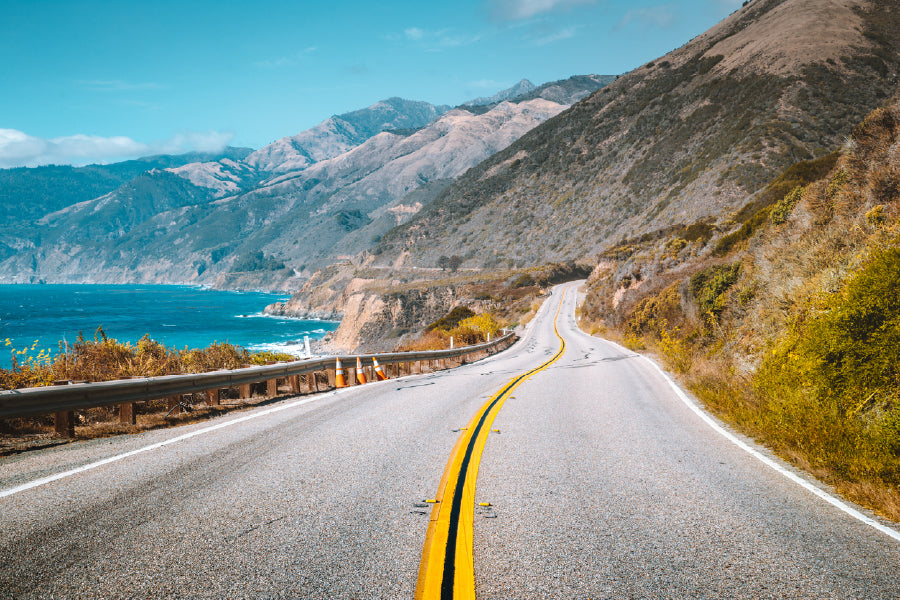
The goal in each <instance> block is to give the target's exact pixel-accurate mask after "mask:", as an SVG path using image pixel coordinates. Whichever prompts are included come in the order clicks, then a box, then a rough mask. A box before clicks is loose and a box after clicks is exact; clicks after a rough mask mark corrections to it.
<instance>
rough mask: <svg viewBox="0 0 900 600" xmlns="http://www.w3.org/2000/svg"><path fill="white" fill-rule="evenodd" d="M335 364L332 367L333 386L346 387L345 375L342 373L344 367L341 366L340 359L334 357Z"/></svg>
mask: <svg viewBox="0 0 900 600" xmlns="http://www.w3.org/2000/svg"><path fill="white" fill-rule="evenodd" d="M336 360H337V364H336V365H335V367H334V387H339V388H342V387H347V377H346V376H345V375H344V367H342V366H341V359H339V358H338V359H336Z"/></svg>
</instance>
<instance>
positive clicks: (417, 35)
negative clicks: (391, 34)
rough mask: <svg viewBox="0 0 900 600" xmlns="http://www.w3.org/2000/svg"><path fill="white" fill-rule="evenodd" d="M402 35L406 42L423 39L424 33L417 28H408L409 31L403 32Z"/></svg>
mask: <svg viewBox="0 0 900 600" xmlns="http://www.w3.org/2000/svg"><path fill="white" fill-rule="evenodd" d="M403 34H404V35H405V36H406V39H408V40H421V39H422V38H423V37H425V32H424V31H423V30H421V29H419V28H418V27H410V28H409V29H406V30H404V31H403Z"/></svg>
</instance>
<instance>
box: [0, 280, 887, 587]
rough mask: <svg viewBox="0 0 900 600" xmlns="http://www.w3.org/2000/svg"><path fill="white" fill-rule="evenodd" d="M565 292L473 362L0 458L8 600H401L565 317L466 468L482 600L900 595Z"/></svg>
mask: <svg viewBox="0 0 900 600" xmlns="http://www.w3.org/2000/svg"><path fill="white" fill-rule="evenodd" d="M564 287H565V294H564V293H563V291H564ZM564 287H558V288H556V289H555V290H554V294H553V296H552V297H551V298H550V299H549V300H548V301H547V302H546V303H545V305H544V307H543V308H542V309H541V312H540V313H539V315H538V316H537V317H536V318H535V320H534V321H533V322H532V324H531V326H530V328H529V330H528V332H527V333H526V335H525V336H524V337H523V339H522V340H521V341H520V342H519V343H518V344H517V345H515V346H514V347H513V348H511V349H509V350H507V351H505V352H503V353H501V354H499V355H497V356H495V357H492V358H490V359H487V360H483V361H480V362H478V363H475V364H471V365H467V366H464V367H461V368H458V369H454V370H451V371H444V372H440V373H434V374H429V375H421V376H414V377H405V378H402V379H397V380H390V381H386V382H381V383H373V384H368V385H366V386H364V387H358V388H348V389H345V390H342V391H340V392H336V393H335V392H330V393H326V394H320V395H317V396H308V397H302V398H294V399H288V400H284V401H282V402H279V403H276V404H273V405H270V406H267V407H264V408H258V409H254V410H252V411H247V412H245V413H240V414H235V413H232V414H231V415H228V416H225V417H222V418H221V419H217V420H215V421H211V422H206V423H201V424H195V425H191V426H185V427H178V428H174V429H169V430H160V431H153V432H147V433H144V434H140V435H131V436H120V437H116V438H108V439H100V440H94V441H89V442H78V443H73V444H68V445H66V446H62V447H56V448H49V449H45V450H41V451H34V452H27V453H24V454H21V455H17V456H11V457H6V458H3V459H0V598H15V599H25V598H52V599H65V598H141V599H144V598H228V599H236V598H254V599H256V598H358V599H365V598H406V599H409V598H413V597H414V595H415V593H416V580H417V575H418V570H419V564H420V560H421V557H422V551H423V543H424V541H425V535H426V530H427V529H428V522H429V518H430V514H431V505H430V504H427V503H425V502H423V501H424V500H425V499H430V498H434V496H435V493H436V491H437V489H438V485H439V482H440V480H441V477H442V475H443V473H444V471H445V469H446V467H447V463H448V459H449V457H450V455H451V451H452V450H453V447H454V445H455V444H456V441H457V439H458V438H459V436H460V431H459V429H460V428H461V427H465V426H466V424H467V423H468V422H469V421H470V420H471V419H472V417H473V415H475V414H476V413H477V412H478V411H479V409H480V408H481V407H482V406H483V405H484V404H485V402H486V401H487V400H488V399H489V398H490V397H492V396H493V395H495V394H496V393H497V392H498V390H500V389H501V388H503V387H504V386H505V385H506V384H508V383H509V382H510V380H511V379H513V378H515V377H517V376H519V375H521V374H522V373H524V372H527V371H528V370H530V369H533V368H535V367H537V366H538V365H540V364H542V363H544V362H545V361H547V360H548V359H549V358H550V357H552V356H553V355H554V354H555V353H556V352H557V350H558V349H559V346H560V343H559V340H558V338H557V337H556V335H555V334H554V332H553V320H554V315H555V313H556V310H557V307H558V306H559V303H560V298H562V309H561V311H560V316H559V319H558V326H559V331H560V334H561V335H562V336H563V338H564V339H565V340H566V351H565V353H564V355H563V356H562V357H561V359H560V360H558V361H557V362H555V363H554V364H552V365H550V366H549V367H548V368H547V369H545V370H543V371H540V372H537V373H535V374H534V375H533V376H531V377H530V378H529V379H527V380H524V381H523V382H522V383H521V384H520V385H519V387H518V388H516V389H515V390H514V392H513V393H512V396H511V397H510V398H508V399H506V401H505V404H503V406H502V408H501V409H500V411H499V413H498V415H497V417H496V419H495V421H494V423H493V425H491V427H492V428H493V429H497V430H499V432H492V433H490V435H489V437H488V438H487V442H486V446H485V449H484V454H483V456H482V457H481V465H480V471H479V474H478V480H477V488H476V500H477V502H485V503H490V504H491V506H476V507H475V513H474V514H475V517H474V564H475V590H476V593H477V596H478V598H482V599H487V598H496V599H511V598H595V599H600V598H835V599H838V598H840V599H845V598H860V599H862V598H891V599H895V598H898V597H900V541H898V539H895V538H893V537H891V535H889V534H888V533H885V531H879V530H877V529H876V528H874V527H872V526H871V525H870V524H867V523H865V522H862V521H860V520H858V519H855V518H853V517H852V516H850V515H848V514H847V513H846V512H844V511H841V510H838V509H837V508H835V507H834V506H832V505H831V504H829V503H828V502H826V501H825V500H823V499H822V498H821V497H819V496H817V495H815V494H814V493H811V492H810V491H809V490H808V489H805V488H803V487H801V486H800V485H798V484H797V483H796V482H794V481H791V480H790V479H789V478H788V477H785V475H784V474H782V473H780V472H778V471H776V470H774V469H772V468H771V467H770V466H767V465H766V464H764V463H763V462H762V461H760V460H759V459H758V458H757V457H755V456H753V455H751V454H749V453H748V452H746V451H745V450H744V449H741V448H740V447H738V446H737V445H735V444H734V443H733V442H732V441H730V440H729V439H726V437H724V436H723V435H721V433H719V432H718V431H716V430H715V429H714V428H713V427H711V426H710V424H709V423H707V422H706V421H704V420H703V419H702V418H701V417H700V416H698V414H697V413H696V412H694V411H693V410H691V408H690V407H689V406H688V405H687V404H686V403H685V402H684V400H683V399H682V398H680V397H679V395H678V394H677V393H676V391H675V390H674V389H673V387H672V386H671V385H670V384H669V382H668V381H667V380H666V379H665V378H664V377H663V375H662V374H661V373H660V372H659V371H658V370H657V369H656V368H655V367H654V366H653V365H652V364H651V363H650V362H649V361H647V360H645V359H643V358H641V357H638V356H637V355H635V354H633V353H631V352H628V351H626V350H624V349H622V348H620V347H618V346H615V345H613V344H610V343H607V342H604V341H602V340H599V339H597V338H591V337H589V336H587V335H585V334H584V333H582V332H580V331H579V330H578V329H577V327H576V325H575V322H574V316H573V315H574V306H575V300H576V293H575V288H574V286H571V285H570V286H564ZM247 417H249V418H247ZM228 423H233V424H231V425H228ZM219 425H225V426H219ZM212 427H215V428H212ZM757 450H759V451H761V452H762V453H763V454H764V455H765V454H766V453H765V451H762V450H760V449H759V448H757ZM127 453H132V454H128V455H127V456H124V457H123V456H122V455H123V454H127ZM110 458H116V460H112V461H110V462H107V463H106V464H102V465H99V466H91V465H93V463H96V462H97V461H101V460H104V459H110ZM80 467H88V468H86V469H84V470H82V471H80V472H77V473H74V474H71V475H70V476H66V477H63V478H60V479H58V480H54V481H50V482H47V483H40V481H41V480H42V478H46V477H48V476H52V475H54V474H59V473H64V472H67V471H70V470H73V469H77V468H80ZM788 470H790V469H788ZM804 479H808V478H806V477H804ZM34 483H39V485H32V486H31V487H28V486H29V484H34ZM816 485H817V486H818V484H816ZM819 487H821V486H819ZM816 489H818V488H816ZM10 492H12V493H10ZM861 512H863V513H865V511H861ZM869 517H871V515H869ZM876 520H877V519H876ZM896 529H897V528H896V527H893V528H892V529H890V531H896Z"/></svg>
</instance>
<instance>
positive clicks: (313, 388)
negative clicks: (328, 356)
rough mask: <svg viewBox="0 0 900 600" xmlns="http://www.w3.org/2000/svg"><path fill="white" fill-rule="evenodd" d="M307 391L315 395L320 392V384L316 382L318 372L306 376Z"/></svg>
mask: <svg viewBox="0 0 900 600" xmlns="http://www.w3.org/2000/svg"><path fill="white" fill-rule="evenodd" d="M306 389H307V390H308V391H309V393H310V394H314V393H316V392H318V391H319V386H318V382H317V381H316V372H315V371H313V372H312V373H307V374H306Z"/></svg>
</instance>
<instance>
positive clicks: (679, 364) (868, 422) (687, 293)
mask: <svg viewBox="0 0 900 600" xmlns="http://www.w3.org/2000/svg"><path fill="white" fill-rule="evenodd" d="M898 100H900V94H898V97H897V98H895V99H894V101H893V102H891V103H890V104H889V105H888V106H886V107H883V108H878V109H876V110H875V111H873V112H872V113H871V114H870V115H869V116H868V117H867V118H866V119H865V120H863V121H862V123H860V124H858V125H857V126H856V127H855V128H854V129H853V131H852V135H851V136H850V137H848V139H847V141H846V143H845V144H844V145H843V146H842V148H841V150H840V152H835V153H832V154H830V155H826V156H824V157H822V158H820V159H817V160H813V161H801V162H799V163H796V164H794V165H792V166H791V167H790V168H788V169H787V170H785V171H784V172H783V173H782V174H780V175H779V176H778V177H777V178H776V179H775V180H773V181H772V182H770V184H769V185H768V186H766V188H765V191H764V193H763V194H760V197H759V202H757V203H755V204H753V205H752V206H751V207H750V210H747V211H743V212H742V214H740V215H739V219H738V222H737V223H735V225H734V227H733V228H732V229H731V230H730V231H729V232H728V233H727V234H726V235H710V234H712V233H713V232H712V231H710V230H706V231H702V230H701V229H700V228H694V229H693V230H690V229H679V228H671V229H669V230H666V231H662V230H661V231H659V232H657V233H656V234H654V235H651V236H644V237H642V238H636V239H633V240H629V241H628V242H627V243H626V244H623V245H622V246H618V247H616V248H613V249H611V250H610V251H608V252H606V253H604V256H603V259H602V261H601V262H600V263H599V264H598V265H597V267H596V269H595V271H594V273H593V275H592V277H591V278H590V280H589V284H588V294H587V297H586V300H585V303H584V306H583V307H582V316H583V322H584V325H585V326H587V327H590V326H593V327H594V328H595V330H600V331H603V332H604V333H605V335H607V336H617V337H619V338H620V339H621V340H622V341H624V342H625V343H627V344H629V345H631V346H633V347H636V348H641V347H644V348H647V349H649V350H651V351H655V352H656V353H657V354H658V355H659V356H660V357H661V358H662V360H664V361H665V362H666V363H667V366H668V367H669V368H670V369H672V370H674V371H676V372H679V373H680V374H681V375H682V377H683V380H684V381H685V382H686V383H687V384H688V385H689V386H690V387H691V388H692V390H693V391H694V392H695V393H696V394H697V395H698V396H699V397H700V398H702V399H703V400H704V401H706V402H707V404H708V405H709V406H710V407H711V408H712V409H713V410H714V411H716V412H717V413H718V414H719V415H720V416H722V417H723V418H725V419H727V420H729V421H731V422H733V423H735V424H736V425H738V426H739V427H741V428H742V429H743V430H744V431H746V432H749V433H750V434H752V435H754V436H755V437H757V438H758V439H760V440H762V441H765V442H766V443H767V444H768V445H769V446H770V447H772V448H773V449H775V450H777V451H779V452H780V453H781V454H782V456H784V457H785V458H788V459H790V460H792V461H794V462H795V463H796V464H798V465H799V466H801V467H803V468H806V469H808V470H811V471H813V472H814V473H816V475H817V476H819V477H820V478H823V479H825V480H827V481H829V482H830V483H831V484H833V485H835V486H837V487H838V489H840V490H841V491H842V492H844V493H845V494H847V495H849V496H850V497H852V498H853V499H854V500H856V501H858V502H861V503H864V504H866V505H868V506H871V507H873V508H875V509H877V510H879V511H880V512H881V513H882V514H884V515H886V516H889V517H890V518H893V519H895V520H900V496H898V494H897V489H898V487H897V486H898V485H900V394H898V386H897V381H898V377H900V369H898V367H897V365H898V364H900V344H898V339H900V152H898V150H900V103H898Z"/></svg>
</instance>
